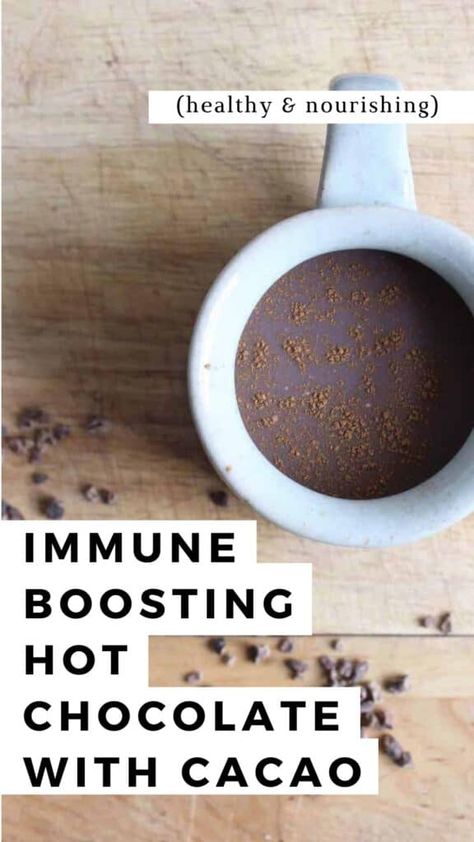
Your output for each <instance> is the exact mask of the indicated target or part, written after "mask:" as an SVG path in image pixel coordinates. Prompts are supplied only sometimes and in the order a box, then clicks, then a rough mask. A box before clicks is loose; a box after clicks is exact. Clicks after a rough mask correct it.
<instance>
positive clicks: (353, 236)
mask: <svg viewBox="0 0 474 842" xmlns="http://www.w3.org/2000/svg"><path fill="white" fill-rule="evenodd" d="M348 248H371V249H377V248H378V249H381V250H386V251H392V252H395V253H399V254H403V255H406V256H408V257H412V258H413V259H415V260H418V261H420V262H421V263H423V264H424V265H426V266H428V267H429V268H431V269H433V270H434V271H436V272H438V273H439V274H440V275H441V276H442V277H443V278H444V279H445V280H446V281H447V282H448V283H450V284H451V285H452V286H453V287H454V288H455V289H456V290H457V291H458V293H459V294H460V295H461V297H462V298H463V299H464V301H465V302H466V304H467V306H468V307H469V309H470V311H471V313H472V314H473V315H474V240H473V239H472V238H471V237H470V236H469V235H468V234H466V233H465V232H463V231H461V230H460V229H458V228H456V227H455V226H453V225H451V224H449V223H447V222H444V221H443V220H440V219H437V218H435V217H432V216H428V215H425V214H422V213H420V212H418V211H416V210H411V209H410V210H409V209H405V208H395V207H388V206H372V207H367V206H358V207H339V208H324V209H321V208H316V209H313V210H309V211H305V212H303V213H300V214H297V215H295V216H292V217H289V218H287V219H285V220H283V221H281V222H278V223H276V224H275V225H273V226H271V227H270V228H268V229H266V230H265V231H263V232H262V233H261V234H259V235H258V236H257V237H255V238H254V239H253V240H251V241H250V242H249V243H247V244H246V245H245V246H244V247H243V248H242V249H241V250H240V251H239V252H238V253H237V254H236V255H235V256H234V257H233V258H232V259H231V260H230V261H229V262H228V263H227V264H226V266H224V268H223V269H222V270H221V272H220V273H219V275H218V276H217V278H216V280H215V281H214V283H213V285H212V286H211V288H210V290H209V292H208V293H207V295H206V298H205V300H204V303H203V305H202V307H201V310H200V312H199V315H198V318H197V321H196V325H195V328H194V332H193V337H192V341H191V346H190V352H189V363H188V384H189V396H190V403H191V410H192V413H193V417H194V422H195V425H196V428H197V430H198V433H199V436H200V438H201V441H202V444H203V446H204V449H205V451H206V453H207V455H208V457H209V459H210V461H211V462H212V464H213V466H214V468H215V469H216V471H217V473H218V474H219V475H220V476H221V478H222V479H223V480H224V481H225V482H226V483H227V484H228V485H229V486H230V487H231V488H232V490H233V491H234V492H235V493H236V494H237V495H238V496H239V497H241V498H242V499H244V500H245V501H246V502H248V503H249V504H250V505H251V506H252V507H253V508H254V509H255V510H256V511H257V512H259V513H260V514H262V515H263V516H265V517H266V518H268V519H269V520H271V521H273V522H274V523H276V524H277V525H279V526H281V527H283V528H285V529H287V530H289V531H291V532H294V533H296V534H298V535H301V536H304V537H308V538H311V539H313V540H316V541H322V542H324V543H328V544H334V545H338V546H349V547H384V546H394V545H398V544H404V543H408V542H410V541H414V540H417V539H419V538H422V537H425V536H428V535H431V534H433V533H434V532H437V531H438V530H440V529H443V528H445V527H447V526H449V525H451V524H452V523H454V522H455V521H457V520H460V519H461V518H463V517H465V516H466V515H467V514H469V513H470V512H471V511H473V509H474V472H473V470H472V466H473V465H474V431H473V432H471V433H470V435H469V437H468V438H467V440H466V442H465V443H464V444H463V446H462V447H461V449H460V450H459V451H458V452H457V453H456V454H455V456H454V457H453V458H452V459H451V460H450V462H448V463H447V465H445V466H444V467H443V468H442V469H441V470H440V471H438V472H437V473H436V474H434V475H433V476H432V477H430V478H428V479H427V480H425V481H424V482H422V483H420V484H419V485H417V486H415V487H414V488H411V489H408V490H407V491H403V492H400V493H399V494H394V495H391V496H388V497H380V498H374V499H370V500H348V499H342V498H339V497H329V496H328V495H324V494H321V493H320V492H317V491H313V490H312V489H310V488H307V487H305V486H302V485H300V484H299V483H297V482H296V481H295V480H292V479H291V478H290V477H288V476H286V475H285V474H283V473H282V472H281V471H279V470H278V469H277V468H276V467H275V466H274V465H273V464H272V463H271V462H270V461H269V460H268V459H267V457H266V456H264V455H263V453H261V451H260V450H259V449H258V448H257V446H256V445H255V444H254V442H253V440H252V438H251V437H250V434H249V433H248V431H247V429H246V427H245V425H244V423H243V420H242V417H241V415H240V410H239V408H238V404H237V399H236V395H235V383H234V366H235V354H236V351H237V346H238V342H239V340H240V336H241V334H242V331H243V329H244V326H245V324H246V322H247V319H248V317H249V316H250V313H251V312H252V310H253V309H254V307H255V305H256V303H257V302H258V301H259V300H260V298H261V297H262V295H263V294H264V293H265V292H266V290H267V289H268V288H269V287H270V286H271V284H272V283H274V282H275V281H276V280H278V278H280V277H281V276H282V275H283V274H285V272H287V271H289V269H291V268H294V267H295V266H297V265H298V264H299V263H302V262H303V261H304V260H307V259H309V258H310V257H315V256H317V255H320V254H325V253H328V252H331V251H341V250H344V249H348ZM242 275H243V276H244V277H242Z"/></svg>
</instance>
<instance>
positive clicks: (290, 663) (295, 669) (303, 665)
mask: <svg viewBox="0 0 474 842" xmlns="http://www.w3.org/2000/svg"><path fill="white" fill-rule="evenodd" d="M285 664H286V666H287V667H288V669H289V671H290V675H291V677H292V678H301V676H302V675H304V674H305V672H307V671H308V669H309V664H308V662H307V661H301V660H300V659H299V658H287V659H286V661H285Z"/></svg>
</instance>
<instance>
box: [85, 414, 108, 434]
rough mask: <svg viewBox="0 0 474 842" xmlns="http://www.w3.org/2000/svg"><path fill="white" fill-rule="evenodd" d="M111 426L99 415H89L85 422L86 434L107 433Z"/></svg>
mask: <svg viewBox="0 0 474 842" xmlns="http://www.w3.org/2000/svg"><path fill="white" fill-rule="evenodd" d="M111 426H112V425H111V423H110V421H109V420H108V419H107V418H103V417H102V416H100V415H91V416H90V417H89V418H88V420H87V422H86V430H87V432H88V433H108V432H109V430H110V428H111Z"/></svg>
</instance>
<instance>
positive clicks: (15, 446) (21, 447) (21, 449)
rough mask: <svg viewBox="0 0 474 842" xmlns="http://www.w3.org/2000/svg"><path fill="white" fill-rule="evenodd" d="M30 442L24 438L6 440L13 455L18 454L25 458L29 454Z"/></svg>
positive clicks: (12, 437) (16, 437) (13, 437)
mask: <svg viewBox="0 0 474 842" xmlns="http://www.w3.org/2000/svg"><path fill="white" fill-rule="evenodd" d="M28 444H29V443H28V441H27V439H26V438H25V437H24V436H8V438H7V439H5V445H6V447H8V449H9V450H11V452H12V453H17V454H19V455H20V456H23V455H24V454H25V453H28Z"/></svg>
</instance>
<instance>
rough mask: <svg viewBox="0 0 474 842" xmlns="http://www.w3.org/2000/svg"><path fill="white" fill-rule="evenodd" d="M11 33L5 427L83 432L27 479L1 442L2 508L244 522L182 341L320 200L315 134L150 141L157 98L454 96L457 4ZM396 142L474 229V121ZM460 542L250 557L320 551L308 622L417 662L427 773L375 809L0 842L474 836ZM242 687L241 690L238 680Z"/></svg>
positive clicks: (13, 2)
mask: <svg viewBox="0 0 474 842" xmlns="http://www.w3.org/2000/svg"><path fill="white" fill-rule="evenodd" d="M4 18H5V20H4V27H5V39H4V44H5V53H6V56H5V58H6V73H5V132H4V138H5V229H6V230H5V254H4V269H5V271H4V276H5V280H4V409H5V421H6V423H7V426H8V427H10V428H11V427H12V426H13V424H14V419H15V416H16V414H17V412H18V410H19V409H20V408H21V407H23V406H25V405H29V404H39V405H41V406H44V407H45V408H46V409H47V410H48V411H49V412H50V413H51V414H52V415H53V416H54V417H55V418H58V419H60V420H63V421H65V422H67V423H69V424H71V425H72V427H73V434H72V436H71V438H70V440H69V441H68V442H65V443H64V444H62V445H61V446H59V447H57V448H55V449H54V451H51V453H50V454H49V455H48V456H47V457H46V459H45V461H44V464H43V465H42V467H41V470H43V469H44V470H45V471H46V472H47V473H48V475H49V476H50V479H49V481H48V483H47V484H46V485H45V486H42V487H41V488H37V487H35V486H33V484H32V482H31V473H32V468H31V466H30V465H28V464H26V463H25V462H24V460H22V459H21V458H19V457H17V456H15V455H14V454H12V453H7V454H6V457H5V464H4V477H3V482H4V496H5V497H6V499H7V500H8V501H9V502H11V503H12V504H14V505H16V506H19V507H20V508H21V509H22V510H23V511H24V513H25V515H26V516H28V517H40V516H41V512H40V506H41V500H40V497H41V495H43V494H46V493H47V494H49V493H51V494H54V495H56V496H58V497H59V498H60V499H61V500H63V501H64V504H65V507H66V514H67V516H68V517H70V518H99V517H103V518H130V519H135V518H145V519H147V518H190V517H194V518H214V517H215V518H221V517H232V518H234V517H235V518H253V517H254V512H252V511H251V510H250V509H249V508H248V507H247V506H245V505H244V504H243V503H241V502H239V501H237V500H235V499H234V498H231V501H230V505H229V507H228V508H227V509H225V510H221V509H216V507H215V506H214V505H213V504H212V503H211V502H210V500H209V498H208V491H209V490H212V489H215V488H218V487H219V486H220V484H219V482H218V480H217V479H216V477H215V476H214V474H213V472H212V470H211V468H210V467H209V465H208V463H207V461H206V459H205V457H204V455H203V453H202V450H201V448H200V444H199V442H198V440H197V437H196V434H195V432H194V430H193V427H192V423H191V419H190V415H189V410H188V406H187V398H186V384H185V366H186V356H187V350H188V344H189V337H190V333H191V330H192V326H193V323H194V319H195V316H196V313H197V310H198V308H199V305H200V302H201V301H202V298H203V296H204V294H205V292H206V290H207V289H208V287H209V285H210V283H211V282H212V279H213V278H214V277H215V275H216V274H217V272H218V271H219V269H220V268H221V266H222V265H223V264H224V263H225V262H226V261H227V260H228V259H229V257H230V256H231V255H232V254H233V253H234V252H235V251H236V249H238V248H239V247H240V246H241V245H243V244H244V243H245V242H246V241H247V240H248V239H249V238H250V237H252V236H254V235H255V234H256V233H258V232H259V231H261V230H262V229H263V228H265V227H267V226H268V225H270V224H272V223H273V222H276V221H277V220H279V219H281V218H283V217H285V216H288V215H291V214H293V213H296V212H299V211H302V210H305V209H307V208H309V207H311V206H312V205H313V203H314V198H315V195H316V186H317V179H318V172H319V168H320V165H321V159H322V151H323V143H324V130H323V127H302V126H291V127H290V126H288V127H282V126H280V127H278V126H266V125H263V126H258V127H252V126H239V127H188V128H185V127H178V128H176V127H161V128H160V127H156V126H155V127H149V126H148V125H147V119H146V104H147V96H146V95H147V91H148V89H149V88H179V87H185V88H189V87H191V88H197V89H199V88H222V89H225V88H227V89H233V88H247V89H252V88H263V89H265V88H268V89H272V88H273V89H279V88H282V87H284V88H288V89H291V88H293V89H310V88H313V89H317V88H324V87H326V85H327V82H328V80H329V78H330V77H331V76H332V75H334V74H335V73H340V72H345V71H346V72H347V71H354V70H362V71H372V72H387V73H394V74H396V75H399V76H401V78H402V80H403V82H404V83H405V85H406V86H407V87H409V88H413V89H424V88H431V89H442V88H460V89H466V88H469V87H472V82H473V67H474V61H473V60H474V17H473V14H472V8H471V4H470V3H468V2H467V0H466V2H465V0H453V1H452V2H451V3H450V4H449V6H448V4H445V3H442V2H440V0H418V2H416V3H415V4H413V3H409V2H405V0H401V2H400V3H398V4H396V5H394V4H393V3H391V2H390V0H360V2H359V3H357V4H353V3H348V2H345V0H332V2H331V3H329V2H328V1H327V0H323V1H322V2H318V3H314V4H311V3H309V4H308V3H306V4H304V3H303V4H301V3H300V2H298V0H281V1H280V2H278V3H277V2H276V0H263V2H261V3H256V2H255V1H254V0H239V2H237V0H230V2H225V3H222V2H219V1H218V0H200V2H195V1H194V0H174V2H172V3H171V2H168V0H160V2H156V0H155V2H154V1H153V0H121V2H120V3H110V2H108V0H96V2H94V3H74V2H71V1H70V0H45V2H44V3H37V2H35V0H6V2H5V3H4ZM409 134H410V148H411V154H412V161H413V169H414V173H415V182H416V190H417V197H418V203H419V207H420V209H421V210H423V211H427V212H430V213H433V214H435V215H438V216H441V217H443V218H444V219H446V220H448V221H450V222H452V223H454V224H456V225H459V226H460V227H462V228H464V229H465V230H467V231H468V232H470V233H471V234H473V233H474V224H473V218H474V215H473V210H474V160H473V156H472V148H473V142H474V127H473V126H417V127H413V128H411V129H410V133H409ZM95 413H100V414H105V415H106V416H107V417H108V418H110V419H111V421H112V422H113V428H112V430H111V431H110V433H109V434H108V435H107V436H104V437H91V436H90V435H89V434H87V433H86V431H85V430H84V422H85V420H86V419H87V417H88V416H89V415H90V414H95ZM85 483H93V484H95V485H98V486H101V487H102V486H105V487H109V488H112V489H114V490H115V491H116V493H117V503H116V504H115V505H114V506H110V507H105V506H99V505H95V506H94V505H92V504H90V503H87V502H86V501H85V500H84V499H83V498H82V497H81V487H82V486H83V485H84V484H85ZM473 537H474V519H473V518H472V517H471V518H468V519H467V520H465V521H464V522H462V523H460V524H458V525H457V526H455V527H453V528H452V529H450V530H448V531H447V532H445V533H443V534H441V535H439V536H436V537H434V538H432V539H428V540H426V541H422V542H419V543H417V544H414V545H412V546H407V547H402V548H397V549H393V550H384V551H381V552H375V551H373V552H369V551H358V550H341V549H335V548H330V547H325V546H322V545H319V544H314V543H311V542H309V541H305V540H303V539H299V538H297V537H295V536H291V535H289V534H288V533H286V532H284V531H282V530H279V529H277V528H276V527H274V526H272V525H271V524H269V523H267V522H263V521H261V522H259V558H260V559H261V560H262V561H270V560H271V561H278V560H281V561H288V560H291V559H296V560H300V561H301V560H302V561H311V562H312V564H313V566H314V631H315V633H317V634H318V635H321V634H323V633H326V634H342V635H344V636H349V635H370V637H369V638H366V637H364V638H362V639H360V638H357V639H354V641H352V642H351V646H352V648H353V650H354V653H356V652H357V651H359V650H361V651H362V652H363V651H365V647H367V651H369V650H370V653H371V657H372V658H373V659H374V662H376V663H377V664H378V667H379V668H380V669H382V668H383V667H384V664H387V663H389V662H392V659H394V662H396V664H397V668H398V667H399V668H400V669H402V670H404V669H409V670H411V671H412V672H413V674H414V676H416V675H417V674H418V673H419V671H420V670H421V671H422V673H423V688H424V689H423V690H414V691H413V695H412V696H411V697H410V698H408V697H407V699H406V702H405V701H404V704H403V705H402V711H401V713H400V717H401V718H402V717H403V721H404V728H405V729H406V731H405V733H406V735H407V740H408V741H409V743H410V746H409V747H410V749H412V751H413V753H414V754H415V756H416V757H417V762H416V768H415V770H414V771H412V772H401V771H400V770H396V769H393V768H391V767H386V768H385V767H384V770H383V779H382V796H381V797H380V798H379V799H370V800H367V799H357V800H356V799H353V800H351V801H348V800H347V799H346V798H344V799H327V798H326V799H319V798H318V799H308V798H295V799H293V800H291V799H286V798H249V799H228V798H219V799H216V798H198V799H186V798H181V799H176V798H175V799H172V798H166V799H151V798H107V797H100V798H93V799H71V798H55V799H49V798H42V799H25V798H21V799H6V801H5V804H4V815H5V822H6V828H7V830H6V836H5V838H6V839H7V842H17V840H20V839H21V842H33V840H34V842H37V841H38V842H39V840H41V842H42V840H46V839H48V840H49V839H53V838H55V837H58V838H61V839H63V840H65V842H73V840H74V841H75V840H85V839H92V838H93V839H94V840H95V842H102V840H106V839H111V838H113V839H114V840H122V839H124V840H125V839H126V838H130V837H133V838H134V839H137V840H149V839H150V840H151V839H153V840H157V839H159V840H161V839H162V840H166V842H175V840H176V842H178V840H180V842H181V840H187V842H198V840H199V841H200V840H206V842H208V841H209V840H222V839H226V840H229V842H230V840H235V842H237V840H239V842H240V840H245V842H247V841H248V842H250V840H264V839H267V840H268V842H270V840H272V842H278V841H279V840H280V839H281V840H284V842H292V840H296V839H298V840H308V842H309V840H310V839H313V838H314V832H315V829H317V831H318V834H319V835H321V838H325V839H327V840H331V842H332V840H334V841H335V842H339V840H344V839H346V838H351V839H354V840H362V839H364V842H376V840H379V839H381V838H384V839H385V838H386V839H389V840H395V839H404V840H409V842H410V840H420V842H425V840H431V839H433V838H435V836H436V837H437V838H440V839H456V840H466V842H467V840H468V839H469V838H471V835H472V834H471V831H470V825H469V818H470V820H471V823H472V814H470V813H469V811H470V810H471V808H472V803H471V801H472V799H470V797H469V791H468V780H469V775H471V777H472V774H473V766H472V760H470V755H468V753H467V752H468V744H469V738H470V732H471V731H472V725H471V724H470V723H472V701H471V702H469V701H468V700H469V698H470V697H472V696H473V695H474V688H473V686H472V679H471V675H472V669H471V664H472V657H473V655H474V643H473V638H472V634H473V632H474V565H473V562H472V543H473ZM444 610H451V611H452V612H453V623H454V632H455V635H456V636H453V637H452V638H450V639H449V640H445V639H442V638H439V637H438V636H436V635H435V634H433V635H432V636H431V638H430V639H429V640H427V639H426V632H425V631H424V630H421V629H420V628H419V626H418V625H417V618H418V617H419V615H422V614H425V613H432V612H434V613H436V612H440V611H444ZM421 634H423V640H420V636H421ZM386 635H395V636H397V637H395V638H386V637H385V636H386ZM458 635H459V637H458ZM398 636H404V637H403V639H401V638H400V637H398ZM183 645H184V644H183V641H181V642H180V647H182V646H183ZM192 645H194V644H192V642H189V647H190V648H189V650H187V649H184V650H183V649H182V648H180V649H179V651H178V649H177V648H173V647H171V648H170V650H169V652H170V655H169V657H168V658H165V659H164V664H165V666H166V670H165V674H164V673H163V670H162V672H161V678H160V680H161V681H166V682H168V683H173V682H174V681H179V680H180V679H179V675H180V673H179V669H178V668H177V666H178V665H179V664H181V663H182V662H183V663H184V661H185V660H186V657H185V655H183V652H184V653H186V652H188V653H189V657H191V654H192V653H193V651H194V650H193V649H192ZM305 645H308V646H309V645H310V643H307V644H305ZM311 645H312V644H311ZM183 659H184V660H183ZM210 668H211V667H210ZM234 675H235V678H234V679H233V680H235V682H236V683H246V682H249V681H251V680H252V679H253V676H252V674H251V673H250V674H249V673H248V668H247V667H246V668H244V667H242V669H241V670H238V671H237V672H236V673H235V674H234ZM211 676H212V680H213V681H214V682H215V683H218V682H219V681H224V680H225V681H228V680H229V679H228V676H227V674H226V675H225V677H224V676H222V675H221V674H220V673H219V674H218V673H217V672H215V673H212V672H211ZM267 676H268V681H269V682H270V683H272V682H273V683H278V681H279V678H278V675H277V673H276V672H275V673H274V672H272V671H269V672H268V674H267ZM415 686H416V681H415ZM426 695H429V699H426V698H425V696H426ZM471 739H472V737H471ZM471 754H472V752H471ZM471 827H472V824H471Z"/></svg>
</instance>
